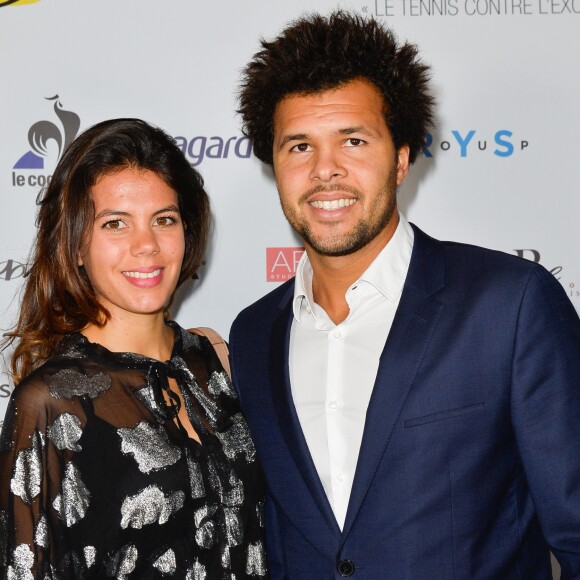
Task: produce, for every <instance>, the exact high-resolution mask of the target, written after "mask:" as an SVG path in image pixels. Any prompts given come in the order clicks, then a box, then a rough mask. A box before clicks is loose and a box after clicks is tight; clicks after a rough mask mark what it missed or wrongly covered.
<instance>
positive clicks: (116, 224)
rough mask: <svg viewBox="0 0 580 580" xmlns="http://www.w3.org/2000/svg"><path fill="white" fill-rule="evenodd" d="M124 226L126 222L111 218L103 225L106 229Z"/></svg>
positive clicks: (118, 228)
mask: <svg viewBox="0 0 580 580" xmlns="http://www.w3.org/2000/svg"><path fill="white" fill-rule="evenodd" d="M124 227H125V224H124V223H123V222H122V221H121V220H109V221H108V222H105V223H104V224H103V225H102V226H101V228H102V229H104V230H122V229H123V228H124Z"/></svg>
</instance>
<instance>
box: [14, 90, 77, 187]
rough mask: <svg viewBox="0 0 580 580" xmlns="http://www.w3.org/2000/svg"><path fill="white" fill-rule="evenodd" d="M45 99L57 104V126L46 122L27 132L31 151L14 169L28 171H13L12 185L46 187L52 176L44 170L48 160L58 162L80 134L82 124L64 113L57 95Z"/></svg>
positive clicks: (55, 109)
mask: <svg viewBox="0 0 580 580" xmlns="http://www.w3.org/2000/svg"><path fill="white" fill-rule="evenodd" d="M46 100H47V101H54V105H53V107H52V108H53V111H54V114H55V115H56V118H57V122H58V124H56V123H53V122H52V121H46V120H43V121H37V122H36V123H34V124H33V125H32V126H31V127H30V129H29V130H28V143H29V145H30V151H27V152H26V153H24V155H22V156H21V157H20V159H18V161H17V162H16V163H15V164H14V167H13V169H17V170H26V171H25V172H22V171H13V172H12V185H13V186H15V187H23V186H31V187H38V186H40V187H44V186H45V185H46V184H47V183H48V182H49V181H50V177H51V176H50V175H47V174H46V173H44V171H43V170H44V168H45V159H46V158H49V157H54V158H55V159H58V158H59V157H60V156H61V154H62V152H63V151H64V150H65V149H66V147H67V146H68V145H69V144H70V143H71V142H72V141H73V140H74V138H75V137H76V136H77V133H78V131H79V127H80V124H81V120H80V118H79V116H78V115H77V114H76V113H73V112H72V111H66V110H64V109H63V107H62V104H61V102H60V100H59V96H58V95H55V96H54V97H47V98H46ZM30 170H32V171H34V172H31V171H30ZM38 170H40V171H41V172H39V171H38Z"/></svg>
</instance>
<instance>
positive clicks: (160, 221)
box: [155, 215, 177, 227]
mask: <svg viewBox="0 0 580 580" xmlns="http://www.w3.org/2000/svg"><path fill="white" fill-rule="evenodd" d="M176 223H177V218H174V217H173V216H170V215H162V216H159V217H158V218H156V220H155V224H156V225H158V226H162V227H164V226H172V225H175V224H176Z"/></svg>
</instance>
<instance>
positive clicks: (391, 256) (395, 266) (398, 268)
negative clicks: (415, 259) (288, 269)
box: [292, 213, 414, 322]
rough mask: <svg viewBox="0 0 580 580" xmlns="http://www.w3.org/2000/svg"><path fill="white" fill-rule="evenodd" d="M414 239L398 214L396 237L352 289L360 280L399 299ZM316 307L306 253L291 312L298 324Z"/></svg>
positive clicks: (301, 265)
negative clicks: (302, 315) (308, 310)
mask: <svg viewBox="0 0 580 580" xmlns="http://www.w3.org/2000/svg"><path fill="white" fill-rule="evenodd" d="M413 240H414V234H413V229H412V228H411V226H410V225H409V222H408V221H407V220H406V218H405V216H404V215H403V214H401V213H399V224H398V225H397V229H396V230H395V233H394V234H393V237H392V238H391V239H390V240H389V242H388V243H387V245H386V246H385V247H384V248H383V249H382V250H381V251H380V253H379V254H378V255H377V257H376V258H375V259H374V260H373V261H372V263H371V265H370V266H369V267H368V268H367V269H366V270H365V271H364V272H363V274H362V276H361V277H360V278H359V279H358V280H357V281H356V282H354V283H353V284H352V286H355V285H356V284H358V283H359V282H360V281H362V282H366V283H368V284H371V285H372V286H374V287H375V288H376V289H377V290H378V291H379V292H380V293H381V294H383V295H384V296H385V297H386V298H387V299H388V300H396V299H397V298H398V297H399V295H400V293H401V292H402V291H403V285H404V283H405V278H406V277H407V271H408V269H409V264H410V262H411V253H412V251H413ZM352 286H351V287H352ZM313 305H314V298H313V296H312V265H311V264H310V260H309V259H308V255H307V254H306V252H304V254H302V257H301V258H300V261H299V262H298V266H297V267H296V278H295V283H294V300H293V302H292V310H293V313H294V318H295V319H296V321H297V322H300V313H301V310H302V307H305V308H307V309H313Z"/></svg>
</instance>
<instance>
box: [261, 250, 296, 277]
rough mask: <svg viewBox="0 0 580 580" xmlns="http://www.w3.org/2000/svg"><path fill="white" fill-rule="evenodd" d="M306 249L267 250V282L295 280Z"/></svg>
mask: <svg viewBox="0 0 580 580" xmlns="http://www.w3.org/2000/svg"><path fill="white" fill-rule="evenodd" d="M303 253H304V248H266V282H285V281H286V280H290V278H294V276H295V275H296V266H297V265H298V262H299V261H300V258H301V257H302V254H303Z"/></svg>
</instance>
